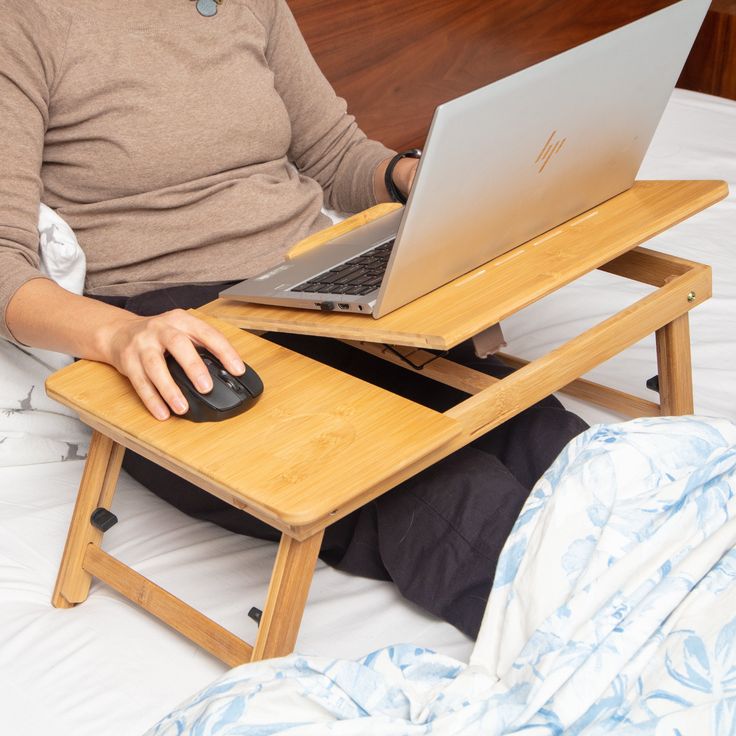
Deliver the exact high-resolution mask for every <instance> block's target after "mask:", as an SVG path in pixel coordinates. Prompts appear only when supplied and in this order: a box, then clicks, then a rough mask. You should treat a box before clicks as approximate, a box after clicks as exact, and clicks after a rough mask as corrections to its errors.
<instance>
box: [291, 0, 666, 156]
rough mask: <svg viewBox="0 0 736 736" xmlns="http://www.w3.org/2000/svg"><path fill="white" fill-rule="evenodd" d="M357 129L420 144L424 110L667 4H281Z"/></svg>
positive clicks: (389, 140) (650, 0)
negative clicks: (291, 15) (293, 18)
mask: <svg viewBox="0 0 736 736" xmlns="http://www.w3.org/2000/svg"><path fill="white" fill-rule="evenodd" d="M288 2H289V5H290V7H291V8H292V10H293V12H294V15H295V16H296V18H297V21H298V22H299V25H300V27H301V29H302V32H303V33H304V36H305V38H306V39H307V43H308V44H309V46H310V48H311V50H312V53H313V54H314V55H315V57H316V59H317V61H318V62H319V64H320V66H321V68H322V70H323V71H324V73H325V74H326V76H327V77H328V79H329V80H330V81H331V82H332V83H333V85H334V87H335V89H336V90H337V92H338V94H340V95H341V96H343V97H345V98H346V99H347V101H348V107H349V109H350V111H351V112H352V113H353V114H354V115H355V116H356V117H357V118H358V122H359V123H360V125H361V127H362V128H363V129H364V130H365V132H366V133H367V134H368V135H369V136H371V137H373V138H376V139H378V140H382V141H384V142H385V143H386V144H387V145H389V146H392V147H393V148H397V149H401V148H408V147H410V146H413V145H421V143H422V142H423V141H424V139H425V137H426V134H427V130H428V128H429V123H430V120H431V117H432V113H433V111H434V108H435V107H436V106H437V105H438V104H439V103H440V102H445V101H447V100H448V99H452V98H453V97H457V96H458V95H461V94H464V93H465V92H468V91H470V90H472V89H475V88H477V87H479V86H481V85H483V84H488V83H490V82H493V81H495V80H496V79H500V78H501V77H504V76H507V75H508V74H511V73H513V72H515V71H518V70H519V69H523V68H524V67H527V66H529V65H530V64H534V63H536V62H538V61H542V60H544V59H546V58H549V57H550V56H553V55H554V54H557V53H560V52H562V51H565V50H566V49H568V48H571V47H573V46H576V45H578V44H580V43H583V42H584V41H588V40H590V39H591V38H595V37H596V36H599V35H601V34H603V33H606V32H608V31H610V30H613V29H614V28H617V27H619V26H621V25H624V24H625V23H629V22H631V21H633V20H636V19H637V18H639V17H641V16H642V15H646V14H647V13H650V12H654V11H655V10H658V9H660V8H662V7H665V6H667V5H670V4H671V0H617V1H616V2H615V3H614V2H611V3H609V2H602V1H601V0H403V1H401V2H399V1H397V0H288Z"/></svg>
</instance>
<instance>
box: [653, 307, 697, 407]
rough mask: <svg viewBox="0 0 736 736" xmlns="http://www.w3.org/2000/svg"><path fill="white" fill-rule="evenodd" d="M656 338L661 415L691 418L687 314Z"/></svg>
mask: <svg viewBox="0 0 736 736" xmlns="http://www.w3.org/2000/svg"><path fill="white" fill-rule="evenodd" d="M656 334H657V368H658V373H659V402H660V407H661V414H662V416H677V415H682V414H692V413H693V410H694V409H693V377H692V365H691V361H690V325H689V321H688V315H687V313H685V314H683V315H681V316H679V317H676V318H675V319H674V320H672V322H670V323H669V324H666V325H665V326H664V327H662V328H661V329H659V330H657V333H656Z"/></svg>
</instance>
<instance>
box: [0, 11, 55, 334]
mask: <svg viewBox="0 0 736 736" xmlns="http://www.w3.org/2000/svg"><path fill="white" fill-rule="evenodd" d="M0 11H1V12H2V18H3V20H2V23H0V49H2V53H1V54H0V337H3V338H6V339H10V340H12V339H13V337H12V335H11V334H10V330H9V329H8V326H7V322H6V320H5V315H6V310H7V306H8V303H9V302H10V300H11V298H12V297H13V295H14V294H15V292H16V291H17V290H18V289H19V288H20V287H21V286H22V285H23V284H25V283H26V282H27V281H30V280H31V279H35V278H43V276H42V274H41V272H40V271H39V270H38V267H39V255H38V227H37V225H38V210H39V204H40V200H41V194H42V189H43V185H42V183H41V163H42V160H43V141H44V134H45V131H46V127H47V125H48V109H49V97H50V90H51V89H52V86H53V79H54V76H55V74H56V71H57V63H58V59H59V58H60V57H61V56H62V54H63V48H64V44H65V42H66V36H67V34H68V30H69V21H67V20H66V19H65V18H61V17H57V16H55V15H53V16H52V15H50V14H49V13H48V12H47V11H43V10H41V9H40V6H38V5H37V4H36V2H35V0H30V1H29V2H20V1H19V0H0Z"/></svg>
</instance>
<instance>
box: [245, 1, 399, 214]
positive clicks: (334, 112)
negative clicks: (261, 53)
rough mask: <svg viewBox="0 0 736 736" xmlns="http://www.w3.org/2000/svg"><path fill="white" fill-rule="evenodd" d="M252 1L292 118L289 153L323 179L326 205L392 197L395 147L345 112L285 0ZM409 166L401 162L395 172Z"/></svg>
mask: <svg viewBox="0 0 736 736" xmlns="http://www.w3.org/2000/svg"><path fill="white" fill-rule="evenodd" d="M251 7H252V9H253V12H254V13H255V14H256V15H257V17H258V18H259V20H260V22H261V23H262V24H263V27H264V30H265V33H266V36H267V46H266V60H267V62H268V65H269V68H270V69H271V71H272V72H273V76H274V87H275V89H276V91H277V92H278V94H279V96H280V97H281V99H282V100H283V103H284V105H285V107H286V110H287V113H288V115H289V120H290V123H291V145H290V147H289V153H288V155H289V159H290V160H291V161H293V162H294V164H295V165H296V167H297V168H298V169H299V171H300V172H301V173H302V174H303V175H304V176H307V177H309V178H311V179H314V180H315V181H317V182H318V183H319V184H320V186H321V187H322V189H323V190H324V193H325V204H326V206H327V207H331V208H333V209H336V210H339V211H342V212H356V211H358V210H362V209H365V208H367V207H370V206H371V205H373V204H375V203H376V202H377V201H388V193H387V192H386V189H385V186H384V185H383V171H384V170H385V167H386V164H387V163H388V161H389V160H390V159H391V157H392V156H393V155H394V151H392V150H391V149H389V148H386V146H384V145H382V144H381V143H379V142H377V141H373V140H369V139H368V138H366V136H365V134H364V133H363V131H362V130H360V128H359V127H358V125H357V123H356V121H355V119H354V118H353V117H352V116H351V115H350V114H349V113H348V112H347V106H346V104H345V100H343V99H341V98H340V97H338V96H337V95H336V94H335V91H334V90H333V89H332V86H331V85H330V83H329V82H328V81H327V79H326V78H325V77H324V75H323V74H322V72H321V70H320V69H319V66H318V65H317V62H316V61H315V60H314V58H313V57H312V54H311V52H310V51H309V48H308V47H307V44H306V42H305V41H304V38H303V37H302V35H301V32H300V30H299V28H298V26H297V24H296V21H295V20H294V17H293V15H292V13H291V11H290V10H289V7H288V5H287V3H286V2H285V0H254V1H253V3H252V4H251ZM409 168H410V167H409V164H408V163H406V164H403V165H402V166H401V170H400V171H399V172H397V176H398V175H399V174H401V173H402V172H403V171H404V170H405V169H406V170H408V169H409ZM397 183H398V179H397ZM407 183H408V176H407Z"/></svg>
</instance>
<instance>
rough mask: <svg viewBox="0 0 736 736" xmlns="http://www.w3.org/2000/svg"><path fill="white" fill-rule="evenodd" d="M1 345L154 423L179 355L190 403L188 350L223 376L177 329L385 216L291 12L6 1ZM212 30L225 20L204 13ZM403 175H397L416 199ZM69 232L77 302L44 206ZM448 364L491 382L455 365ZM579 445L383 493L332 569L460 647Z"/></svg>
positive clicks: (399, 380)
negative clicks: (535, 510) (60, 356)
mask: <svg viewBox="0 0 736 736" xmlns="http://www.w3.org/2000/svg"><path fill="white" fill-rule="evenodd" d="M0 9H2V11H3V25H2V27H1V28H0V48H2V49H3V54H2V57H1V58H0V161H2V168H3V176H2V177H1V178H0V305H1V306H2V320H1V321H0V335H2V337H4V338H6V339H10V340H15V341H17V342H19V343H23V344H26V345H34V346H38V347H43V348H47V349H51V350H57V351H60V352H65V353H71V354H73V355H76V356H80V357H84V358H88V359H92V360H100V361H104V362H106V363H109V364H111V365H113V366H114V367H115V368H117V370H119V371H120V372H121V373H123V374H124V375H126V376H127V377H128V378H129V379H130V381H131V384H132V385H133V387H134V389H135V390H136V392H137V393H138V395H139V396H140V397H141V400H142V401H143V402H144V404H145V405H146V407H147V408H148V409H149V411H151V413H152V414H153V415H154V416H156V417H157V418H159V419H161V420H165V419H167V418H168V417H169V416H170V412H172V411H173V412H174V413H176V414H182V413H184V412H185V411H186V409H187V407H186V403H185V401H184V397H183V396H182V394H181V392H180V391H179V389H178V388H177V387H176V385H175V384H174V382H173V380H172V379H171V376H170V375H169V373H168V371H167V369H166V364H165V361H164V353H165V352H166V351H168V352H170V353H171V354H172V355H173V356H174V358H175V359H176V360H177V361H178V362H179V363H180V364H181V365H182V367H183V368H184V370H185V371H186V372H187V374H188V375H189V376H190V377H191V378H192V380H193V382H194V383H195V385H196V386H197V387H198V388H199V389H200V390H202V391H207V390H208V389H209V388H210V382H209V381H210V379H209V376H208V373H207V371H206V370H205V368H204V365H203V364H202V362H201V360H200V359H199V357H198V355H197V353H196V351H195V349H194V344H195V343H196V344H201V345H204V346H205V347H207V348H209V349H210V350H211V351H212V352H213V353H215V355H217V356H218V357H219V358H220V359H221V360H222V362H223V364H224V365H225V367H227V368H228V369H229V370H230V371H231V372H232V373H235V374H239V373H242V371H243V370H244V367H243V363H242V361H241V359H240V357H239V356H238V355H237V353H236V352H235V350H234V349H233V347H232V346H231V345H230V344H229V343H228V341H227V340H226V339H225V337H224V336H223V335H221V334H220V333H219V332H217V331H216V330H214V329H213V328H211V327H210V326H208V325H207V324H205V323H204V322H202V321H200V320H198V319H197V318H196V317H193V316H192V315H190V314H187V313H186V312H184V311H182V310H181V309H172V307H192V306H199V305H201V304H202V303H205V302H207V301H209V300H211V299H213V298H215V297H216V295H217V293H218V291H219V290H220V289H221V288H222V284H223V283H224V282H230V281H231V280H241V279H243V278H247V277H248V276H251V275H254V274H255V273H258V272H260V271H262V270H264V269H265V268H267V267H270V266H272V265H275V264H276V263H278V262H279V261H280V260H281V259H282V258H283V255H284V253H285V251H286V250H288V248H289V247H290V246H291V245H292V244H293V243H294V242H296V241H298V240H299V239H301V238H303V237H304V236H306V235H308V234H310V233H312V232H314V231H316V230H319V229H321V228H323V227H325V226H326V225H328V224H329V222H328V220H327V219H326V217H325V216H324V215H323V214H322V213H321V206H322V204H323V202H324V203H325V204H326V205H327V206H328V207H332V208H335V209H337V210H341V211H345V212H352V211H358V210H361V209H364V208H366V207H369V206H371V205H373V204H375V203H376V202H378V201H388V199H389V196H388V192H387V190H386V186H385V184H384V171H385V168H386V166H387V164H388V162H389V160H390V159H391V157H392V156H393V151H390V150H389V149H387V148H385V147H384V146H382V145H381V144H380V143H377V142H375V141H370V140H368V139H366V137H365V135H364V134H363V133H362V132H361V131H360V130H359V128H358V127H357V125H356V123H355V121H354V119H353V118H352V117H351V116H349V115H348V114H347V113H346V110H345V104H344V102H343V101H342V100H340V99H339V98H337V97H336V96H335V94H334V92H333V90H332V89H331V87H330V85H329V84H328V82H327V81H326V80H325V79H324V77H323V76H322V74H321V73H320V71H319V69H318V67H317V65H316V63H315V62H314V60H313V59H312V57H311V55H310V53H309V51H308V49H307V47H306V44H305V43H304V41H303V39H302V37H301V34H300V33H299V30H298V28H297V26H296V23H295V22H294V19H293V17H292V15H291V13H290V12H289V9H288V7H287V5H286V3H285V0H221V2H219V3H214V2H213V1H212V0H197V3H196V5H195V4H193V3H192V2H191V1H190V0H165V1H162V2H155V3H152V2H144V0H128V2H126V3H125V4H119V3H118V2H116V0H43V2H42V1H41V0H0ZM213 11H216V12H213ZM415 165H416V161H415V160H412V159H402V160H401V161H400V162H399V164H398V165H397V166H396V169H395V170H394V181H395V184H396V186H397V187H398V188H399V189H400V190H401V191H402V192H403V193H404V194H406V193H407V192H408V191H409V188H410V186H411V182H412V179H413V174H414V167H415ZM41 200H43V201H44V202H45V203H46V204H48V205H49V206H51V207H53V208H54V209H56V210H57V211H58V212H59V213H60V214H61V215H62V216H63V217H64V218H65V219H66V220H67V221H68V222H69V223H70V224H71V226H72V227H73V229H74V230H75V232H76V234H77V237H78V239H79V241H80V244H81V245H82V247H83V248H84V250H85V253H86V256H87V266H88V273H87V281H86V294H87V295H86V296H81V297H80V296H75V295H72V294H70V293H68V292H66V291H64V290H63V289H61V288H60V287H58V286H57V285H55V284H54V283H53V282H51V281H49V280H47V279H45V278H43V277H42V275H41V274H40V273H39V271H38V255H37V246H38V232H37V229H36V220H37V213H38V205H39V202H40V201H41ZM272 339H274V340H277V341H279V342H281V343H282V344H285V345H287V346H289V347H292V348H293V349H298V350H300V351H302V352H305V353H307V354H310V355H312V356H314V357H317V358H318V359H320V360H324V361H326V362H330V363H331V364H333V365H336V366H338V367H340V368H342V369H344V370H349V371H351V372H353V373H355V374H357V375H360V376H362V377H366V378H370V379H371V380H373V381H374V382H377V383H379V384H380V385H383V386H385V387H387V388H390V389H391V390H395V391H398V392H400V393H403V394H404V395H406V396H409V397H410V398H413V399H414V400H419V401H423V402H424V403H426V404H428V405H430V406H433V407H434V408H436V409H440V410H442V409H445V408H447V407H448V406H450V405H452V404H453V403H455V402H456V401H457V400H458V399H459V398H461V394H459V392H456V391H454V390H452V389H449V388H447V387H444V386H439V385H436V384H434V383H433V382H431V381H427V380H426V379H423V378H422V377H416V378H410V377H409V375H408V374H407V373H406V372H403V371H402V370H401V369H398V368H395V367H392V366H389V365H386V364H384V363H382V362H381V361H374V360H372V359H370V358H368V357H367V356H364V355H363V354H362V353H357V352H355V351H351V350H350V349H348V348H346V347H345V346H342V345H339V344H333V343H327V342H325V341H321V340H319V339H310V338H297V337H289V336H273V338H272ZM452 357H454V358H455V359H457V360H460V361H461V362H463V363H465V364H466V365H472V366H473V367H475V368H477V369H479V370H484V371H486V372H491V373H494V374H497V375H502V374H503V373H504V372H505V371H506V370H507V369H505V368H503V367H502V366H499V365H498V364H497V363H496V362H492V361H484V360H480V359H478V358H476V357H475V356H474V355H473V353H472V350H471V349H470V347H469V346H467V345H462V346H459V347H458V348H456V349H455V351H453V355H452ZM584 426H585V425H584V424H583V423H582V422H581V421H580V420H579V419H577V417H574V416H573V415H570V414H568V413H566V412H565V411H564V410H563V409H562V408H561V406H560V405H559V404H558V403H557V402H556V401H555V400H553V399H549V400H547V401H545V402H542V404H541V405H538V406H537V407H534V408H532V409H531V410H529V411H528V412H525V413H524V414H523V415H521V416H520V417H518V418H517V419H516V420H514V421H513V422H510V423H508V424H507V425H505V426H504V427H503V428H501V429H499V430H497V431H495V432H493V433H491V434H490V435H487V436H486V437H484V438H481V440H479V441H478V442H476V443H475V444H474V446H472V447H468V448H464V449H463V450H461V451H460V452H458V453H455V454H454V455H453V456H451V457H450V458H447V459H446V460H445V461H443V462H442V463H439V464H438V465H436V466H434V467H433V468H430V469H429V470H428V471H425V472H424V473H423V474H421V475H420V476H418V477H417V478H414V479H412V480H410V481H408V482H407V483H405V484H403V485H402V486H401V487H399V488H397V489H395V490H394V491H393V492H392V493H389V494H386V495H385V496H384V497H382V498H381V499H378V500H377V501H376V502H374V503H373V504H371V505H369V506H368V507H366V508H364V509H361V510H360V511H358V512H356V513H355V514H353V515H351V516H349V517H347V518H346V519H344V520H342V521H341V522H339V523H338V524H335V525H333V526H332V527H330V529H329V530H328V534H326V536H325V543H324V546H323V550H322V555H323V557H324V558H325V559H327V560H328V561H329V562H331V563H332V564H335V565H337V566H339V567H341V568H342V569H345V570H349V571H352V572H356V573H359V574H364V575H370V576H373V577H379V578H390V579H393V580H394V581H396V583H397V585H399V588H400V589H401V591H402V592H403V593H404V594H405V595H406V596H407V597H409V598H410V599H412V600H413V601H415V602H417V603H419V604H420V605H422V606H424V607H426V608H428V609H429V610H432V611H433V612H435V613H437V614H438V615H441V616H443V617H444V618H446V619H447V620H449V621H451V622H452V623H454V624H455V625H457V626H458V627H459V628H461V629H462V630H463V631H465V632H466V633H468V634H470V635H471V636H473V635H475V633H476V632H477V628H478V626H479V623H480V617H481V615H482V612H483V608H484V605H485V600H486V598H487V596H488V592H489V589H490V582H491V578H492V570H493V567H494V566H495V561H496V558H497V555H498V553H499V551H500V548H501V546H502V544H503V541H504V540H505V538H506V535H507V534H508V532H509V530H510V528H511V525H512V524H513V521H514V519H515V517H516V514H517V513H518V510H519V509H520V508H521V505H522V504H523V502H524V500H525V498H526V495H527V494H528V490H529V489H530V488H531V485H532V484H533V483H534V482H535V480H536V479H537V478H538V477H539V475H540V474H541V472H543V470H544V469H545V468H546V466H547V465H548V464H549V463H550V462H551V460H552V459H553V458H554V457H555V456H556V454H557V453H558V452H559V450H560V449H561V448H562V446H563V445H564V444H565V443H566V442H567V441H568V440H569V439H570V437H572V436H573V435H574V434H576V433H577V432H578V431H580V430H581V429H582V428H583V427H584ZM126 455H127V457H126V468H127V469H128V470H129V472H131V473H132V474H133V475H134V476H135V477H137V478H138V479H139V480H141V481H142V482H144V483H145V484H146V485H148V486H149V487H151V488H152V489H153V490H154V491H155V492H156V493H158V494H159V495H161V496H162V497H164V498H167V500H170V501H171V502H172V503H174V504H175V505H177V506H179V507H180V508H182V509H183V510H185V511H187V513H191V514H193V515H196V516H199V517H201V518H207V519H210V520H213V521H215V522H217V523H220V524H222V525H223V526H226V527H227V528H230V529H234V530H236V531H239V532H242V533H248V534H256V535H259V536H267V537H270V536H271V534H272V533H273V532H272V530H270V529H269V528H267V527H265V526H264V525H262V524H260V522H258V521H257V520H255V519H252V518H251V517H248V516H247V515H245V514H243V513H241V512H238V511H236V510H234V509H232V508H230V507H227V506H225V505H224V504H221V503H220V502H219V501H217V500H216V499H214V498H212V497H210V496H208V495H207V494H205V493H204V492H202V491H200V490H199V489H197V488H194V487H193V486H191V485H189V484H187V483H185V482H183V481H180V480H179V479H176V478H174V477H173V476H170V475H169V474H167V473H165V471H162V470H161V469H159V468H156V467H155V466H151V465H150V464H149V463H147V462H146V461H144V460H143V459H142V458H138V457H137V456H135V455H133V454H132V453H126Z"/></svg>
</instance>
